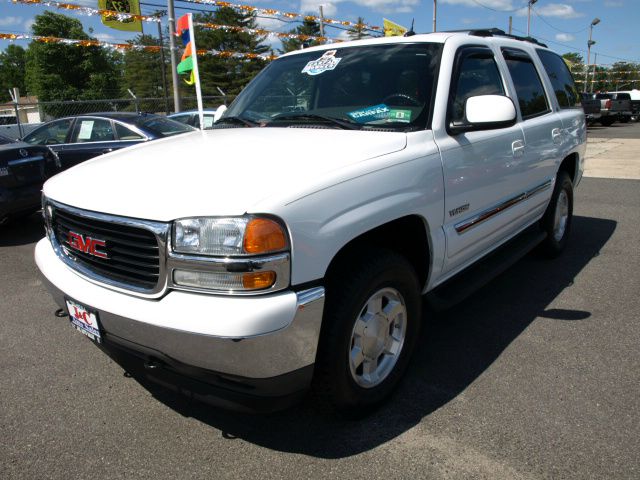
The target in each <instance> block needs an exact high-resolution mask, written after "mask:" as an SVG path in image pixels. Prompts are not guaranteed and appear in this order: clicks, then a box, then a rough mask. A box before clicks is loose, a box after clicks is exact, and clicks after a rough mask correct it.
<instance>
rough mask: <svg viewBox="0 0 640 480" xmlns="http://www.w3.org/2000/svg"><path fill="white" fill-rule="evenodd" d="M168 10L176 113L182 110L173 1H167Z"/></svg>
mask: <svg viewBox="0 0 640 480" xmlns="http://www.w3.org/2000/svg"><path fill="white" fill-rule="evenodd" d="M167 10H168V12H169V56H170V57H171V80H172V81H173V109H174V110H175V112H176V113H177V112H179V111H180V110H182V106H181V102H180V90H179V88H178V87H179V83H178V82H179V80H178V61H177V60H176V54H177V48H176V36H175V35H174V33H175V31H176V12H175V10H174V8H173V0H167Z"/></svg>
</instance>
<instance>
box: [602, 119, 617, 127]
mask: <svg viewBox="0 0 640 480" xmlns="http://www.w3.org/2000/svg"><path fill="white" fill-rule="evenodd" d="M613 122H615V119H613V118H609V117H606V118H603V119H601V120H600V123H601V124H602V125H603V126H605V127H610V126H611V125H613Z"/></svg>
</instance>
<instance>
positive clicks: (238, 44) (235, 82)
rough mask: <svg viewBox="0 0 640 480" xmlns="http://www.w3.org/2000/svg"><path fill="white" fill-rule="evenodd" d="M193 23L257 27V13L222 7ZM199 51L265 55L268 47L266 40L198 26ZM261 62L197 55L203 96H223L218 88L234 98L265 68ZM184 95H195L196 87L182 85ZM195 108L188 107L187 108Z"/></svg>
mask: <svg viewBox="0 0 640 480" xmlns="http://www.w3.org/2000/svg"><path fill="white" fill-rule="evenodd" d="M194 23H213V24H217V25H228V26H236V27H243V28H257V23H256V19H255V13H244V12H238V11H236V10H234V9H232V8H228V7H222V8H219V9H218V10H216V11H215V12H214V13H202V14H197V15H194ZM195 35H196V45H197V47H198V50H203V49H204V50H216V51H226V52H240V53H257V54H263V53H265V52H267V51H268V47H267V46H265V45H263V44H262V42H263V41H264V37H262V36H259V35H255V34H250V33H247V32H242V31H232V30H222V29H211V28H206V27H199V26H196V27H195ZM265 64H266V62H265V61H262V60H246V59H241V58H222V57H218V56H213V55H202V56H198V68H199V71H200V82H201V88H202V94H203V95H220V92H219V91H218V88H220V89H222V90H223V91H224V92H225V93H226V94H228V95H235V94H237V93H239V92H240V90H242V89H243V88H244V86H245V85H246V84H247V83H248V82H249V81H250V80H251V79H252V78H253V77H254V76H255V75H256V74H257V73H258V72H259V71H260V70H262V68H263V67H264V66H265ZM181 91H182V92H183V96H193V95H194V90H193V87H190V86H188V85H186V84H185V83H184V82H181ZM193 106H195V105H190V104H187V105H185V108H190V107H193Z"/></svg>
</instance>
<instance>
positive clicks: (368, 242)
mask: <svg viewBox="0 0 640 480" xmlns="http://www.w3.org/2000/svg"><path fill="white" fill-rule="evenodd" d="M367 247H376V248H384V249H388V250H392V251H394V252H396V253H398V254H400V255H402V256H404V257H405V258H407V260H408V261H409V263H410V264H411V265H412V266H413V267H414V268H415V270H416V274H417V275H418V279H419V281H420V286H421V287H422V288H424V287H425V286H426V285H427V283H428V281H429V276H430V274H431V270H432V263H431V262H432V259H433V244H432V239H431V236H430V234H429V225H428V223H427V221H426V219H425V218H424V217H421V216H419V215H407V216H404V217H400V218H397V219H395V220H392V221H389V222H387V223H384V224H382V225H379V226H377V227H375V228H373V229H371V230H368V231H366V232H364V233H361V234H360V235H358V236H357V237H355V238H353V239H351V240H349V242H347V243H346V244H345V245H343V246H342V247H341V248H340V249H339V250H338V251H337V252H336V254H335V255H334V256H333V258H332V259H331V261H330V262H329V265H328V267H327V270H326V274H325V277H327V278H331V276H332V274H333V273H334V272H336V271H337V270H338V268H337V267H338V266H339V265H341V264H342V263H343V262H345V261H347V260H348V259H349V258H350V257H351V256H352V255H353V254H354V253H355V252H358V251H361V250H362V249H363V248H367Z"/></svg>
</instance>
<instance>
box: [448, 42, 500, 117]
mask: <svg viewBox="0 0 640 480" xmlns="http://www.w3.org/2000/svg"><path fill="white" fill-rule="evenodd" d="M474 50H476V49H474ZM483 50H484V49H483ZM462 55H463V56H462V58H461V59H460V60H459V62H458V75H457V77H456V78H454V83H453V84H452V88H451V91H452V92H453V94H452V95H451V97H450V98H451V102H450V104H449V121H450V122H453V123H463V122H464V121H465V118H464V117H465V115H464V105H465V102H466V100H467V99H468V98H469V97H474V96H476V95H504V86H503V85H502V79H501V77H500V71H499V70H498V66H497V65H496V61H495V60H494V58H493V53H492V52H491V51H490V50H488V49H487V51H486V52H484V51H477V50H476V51H474V52H473V53H471V52H467V53H465V52H463V53H462Z"/></svg>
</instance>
